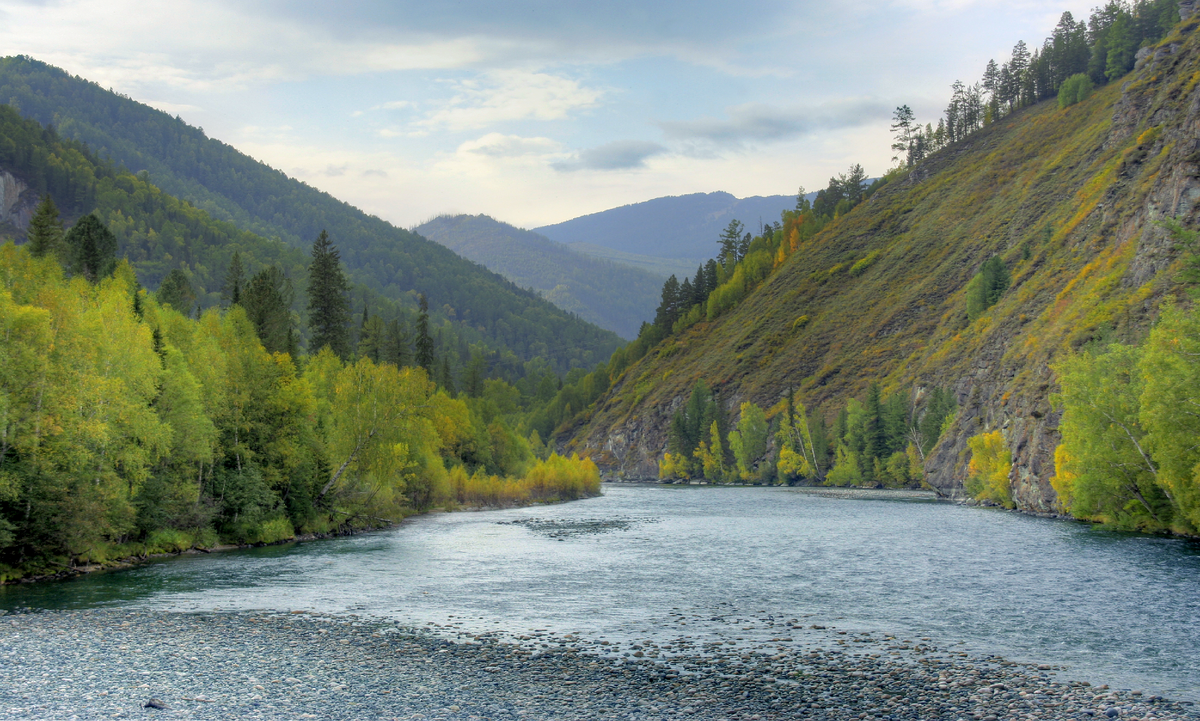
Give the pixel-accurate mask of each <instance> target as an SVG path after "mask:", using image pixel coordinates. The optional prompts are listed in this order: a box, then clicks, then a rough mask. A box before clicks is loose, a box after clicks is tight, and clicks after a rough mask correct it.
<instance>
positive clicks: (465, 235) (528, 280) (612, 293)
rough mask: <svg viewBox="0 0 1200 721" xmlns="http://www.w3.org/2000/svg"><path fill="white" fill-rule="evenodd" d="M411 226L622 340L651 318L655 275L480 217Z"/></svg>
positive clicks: (441, 219) (450, 218) (659, 281)
mask: <svg viewBox="0 0 1200 721" xmlns="http://www.w3.org/2000/svg"><path fill="white" fill-rule="evenodd" d="M415 230H416V232H417V233H420V234H421V235H423V236H425V237H426V238H429V239H431V240H434V241H436V242H438V243H441V244H442V245H445V246H446V247H447V248H450V249H451V250H453V251H454V252H456V253H458V254H459V255H461V256H463V257H464V258H467V259H469V260H473V261H475V262H476V263H480V264H482V265H484V266H486V267H487V268H489V269H490V270H493V271H495V272H497V273H499V274H500V275H503V276H504V277H505V278H508V279H509V280H511V281H512V282H513V283H516V284H517V285H519V286H521V287H522V288H532V289H534V290H535V291H537V292H538V293H540V294H541V295H542V296H543V297H544V298H546V299H547V300H549V301H550V302H552V303H554V304H555V305H557V306H558V307H559V308H562V309H563V310H566V311H568V312H571V313H575V314H576V315H578V316H579V317H581V318H583V319H584V320H587V321H590V322H592V323H595V324H596V325H598V326H600V327H601V328H607V329H609V330H611V331H614V332H616V333H617V334H618V335H620V336H621V337H623V338H630V339H632V338H635V337H637V334H638V329H639V328H640V327H641V324H642V322H643V321H652V320H654V311H655V308H656V307H657V305H658V302H659V297H660V290H661V288H662V282H663V279H662V278H661V277H659V276H658V275H657V274H654V273H650V272H647V271H645V270H642V269H640V268H635V267H632V266H628V265H619V264H617V263H612V262H608V261H605V260H600V259H597V258H594V257H592V256H590V255H586V254H584V253H579V252H576V251H575V250H572V249H571V248H570V247H568V246H565V245H563V244H561V243H556V242H554V241H552V240H550V239H549V238H547V237H545V236H544V235H539V234H538V233H535V232H533V231H530V230H521V229H520V228H516V227H513V226H512V225H509V224H508V223H503V222H501V221H498V220H495V219H493V218H491V217H489V216H486V215H454V216H449V215H443V216H439V217H437V218H434V219H433V220H430V221H428V222H426V223H423V224H422V225H420V226H418V227H417V228H415Z"/></svg>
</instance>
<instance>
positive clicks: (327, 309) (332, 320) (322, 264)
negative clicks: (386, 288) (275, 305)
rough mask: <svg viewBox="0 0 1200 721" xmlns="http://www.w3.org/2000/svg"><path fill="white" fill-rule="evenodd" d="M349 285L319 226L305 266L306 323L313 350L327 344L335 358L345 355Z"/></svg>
mask: <svg viewBox="0 0 1200 721" xmlns="http://www.w3.org/2000/svg"><path fill="white" fill-rule="evenodd" d="M349 289H350V286H349V284H348V283H347V282H346V276H345V274H343V272H342V266H341V260H340V255H339V254H338V250H337V248H336V247H334V245H333V243H332V242H331V241H330V240H329V235H328V234H327V233H326V232H325V231H324V230H322V231H321V234H320V235H318V236H317V240H316V241H315V242H314V243H313V247H312V264H311V265H309V267H308V313H309V321H308V324H309V331H310V332H311V334H312V343H311V346H312V349H313V350H320V349H321V348H324V347H325V346H329V348H330V349H331V350H332V351H333V353H334V355H336V356H337V357H339V358H342V359H345V358H346V357H347V356H348V355H349V353H350V347H349V339H348V333H347V328H348V326H349V323H350V300H349V298H348V297H347V292H348V291H349Z"/></svg>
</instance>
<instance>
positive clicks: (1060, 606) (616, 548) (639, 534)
mask: <svg viewBox="0 0 1200 721" xmlns="http://www.w3.org/2000/svg"><path fill="white" fill-rule="evenodd" d="M17 606H33V607H41V608H81V607H98V606H122V607H139V608H154V609H173V610H212V609H224V610H234V609H277V610H311V611H318V612H326V613H341V614H345V613H350V614H357V615H359V616H367V617H386V618H389V619H395V620H399V621H402V622H404V623H408V624H413V625H435V627H436V628H438V629H440V630H442V631H443V632H446V631H451V630H463V631H468V632H471V633H479V632H482V631H498V632H505V633H508V634H512V635H520V634H526V633H532V632H534V631H544V632H548V633H557V634H567V633H576V634H580V635H581V636H583V637H584V638H588V639H593V640H600V639H604V640H610V641H613V642H618V643H619V642H631V641H637V640H642V639H646V640H653V641H655V642H660V643H661V642H669V640H670V639H673V638H681V637H684V636H688V637H690V638H691V639H694V640H702V641H714V640H726V639H728V642H731V643H733V642H737V643H751V642H754V641H756V640H757V641H767V640H769V639H768V638H767V636H768V635H772V636H774V635H778V633H779V632H778V631H777V630H776V631H773V630H771V628H772V626H770V625H769V624H768V623H767V622H766V621H767V619H773V618H780V619H783V618H787V619H797V620H798V621H799V622H800V623H801V624H805V627H806V628H809V627H811V625H823V626H828V627H832V628H837V629H842V630H846V631H848V632H850V633H856V632H872V633H876V632H882V633H887V634H895V635H896V636H897V637H898V638H906V637H907V638H912V639H917V638H923V639H928V641H927V643H929V644H931V645H935V646H938V647H940V648H943V649H947V650H952V651H955V652H965V653H968V654H971V655H989V654H996V655H1001V656H1005V657H1006V658H1009V659H1013V660H1021V661H1030V662H1036V663H1046V664H1054V665H1056V666H1057V665H1062V666H1065V667H1066V671H1065V673H1063V676H1065V677H1069V678H1072V679H1079V680H1087V681H1091V682H1092V683H1094V684H1100V683H1107V684H1109V685H1111V686H1113V687H1119V688H1133V689H1142V690H1145V691H1147V692H1156V693H1161V694H1163V695H1167V696H1170V697H1174V698H1177V699H1185V700H1194V701H1200V544H1197V543H1194V542H1189V541H1181V540H1176V539H1167V538H1157V537H1147V536H1139V535H1134V534H1121V533H1112V532H1106V531H1100V530H1094V529H1092V528H1090V527H1089V526H1087V525H1084V524H1078V523H1071V522H1065V521H1057V520H1047V519H1039V518H1032V517H1028V516H1023V515H1019V514H1015V513H1008V512H1004V511H999V510H989V509H980V508H967V507H962V506H956V505H951V504H946V503H939V502H934V501H931V500H930V499H926V498H923V497H920V496H918V495H913V494H907V495H905V494H899V495H889V494H880V493H874V494H871V493H863V494H857V493H852V492H851V493H845V494H835V495H830V494H826V493H814V492H806V491H803V490H797V489H782V488H719V487H711V486H705V487H687V486H685V487H679V486H628V485H606V486H605V489H604V495H603V496H602V497H599V498H594V499H589V500H585V501H577V502H573V503H567V504H562V505H555V506H542V507H534V508H523V509H512V510H505V511H484V512H470V513H439V514H432V515H427V516H421V517H416V518H413V519H409V520H408V521H407V522H405V523H404V524H403V525H401V526H400V527H398V528H396V529H392V530H389V531H384V532H378V533H371V534H365V535H361V536H355V537H350V538H342V539H333V540H327V541H316V542H310V543H300V544H291V545H285V546H274V547H268V548H258V549H247V550H242V551H233V552H228V553H221V554H211V555H191V556H182V557H178V558H171V559H166V560H162V561H158V562H153V563H148V564H146V565H142V566H139V567H136V568H132V569H128V570H122V571H115V572H107V573H100V574H92V575H90V576H87V577H84V578H80V579H76V580H72V581H67V582H61V583H49V584H33V585H29V586H16V587H11V586H10V587H0V608H9V609H11V608H14V607H17ZM826 633H832V632H826ZM829 640H830V639H829V637H828V636H827V635H821V636H813V637H812V639H811V640H810V642H811V644H813V645H816V644H821V643H825V644H827V643H829ZM795 641H796V643H797V644H801V643H804V642H805V639H803V638H800V637H799V636H797V638H796V640H795Z"/></svg>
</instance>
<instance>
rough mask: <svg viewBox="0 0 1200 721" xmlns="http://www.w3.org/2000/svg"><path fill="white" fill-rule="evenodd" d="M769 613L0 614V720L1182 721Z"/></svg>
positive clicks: (928, 649)
mask: <svg viewBox="0 0 1200 721" xmlns="http://www.w3.org/2000/svg"><path fill="white" fill-rule="evenodd" d="M771 622H772V624H773V629H774V632H777V633H779V634H780V635H779V636H777V637H775V638H772V639H770V640H769V641H760V642H755V643H753V644H745V645H743V644H740V643H736V642H734V641H727V642H723V643H718V642H711V641H710V642H701V641H698V640H696V641H693V640H689V638H688V637H687V636H681V637H679V638H678V639H676V640H674V641H672V642H669V643H667V642H660V643H659V644H658V645H656V644H653V643H648V642H643V643H632V642H625V643H623V644H620V643H612V642H609V641H605V640H602V639H584V638H581V637H579V636H575V635H566V636H561V637H557V636H552V635H550V634H547V633H544V632H530V633H529V634H526V635H521V636H515V637H513V636H501V635H500V634H478V635H473V634H470V633H466V632H463V631H455V630H454V628H453V627H446V628H434V629H428V630H414V629H408V628H404V627H401V626H398V625H396V624H394V623H389V622H384V621H379V620H377V619H359V618H355V617H353V616H318V615H313V614H305V613H290V614H288V613H196V614H184V613H170V612H152V611H127V610H94V611H72V612H44V613H26V614H10V615H6V616H3V617H0V718H14V719H70V718H89V719H90V718H159V717H161V718H196V719H233V718H236V719H284V718H286V719H295V718H315V719H456V720H457V719H464V720H466V719H607V718H623V719H669V718H680V719H683V718H687V719H750V720H754V719H785V718H786V719H794V718H804V719H810V718H811V719H830V720H834V719H837V720H841V719H872V718H876V719H890V720H900V719H963V720H964V721H969V720H975V719H979V720H981V721H994V720H998V719H1087V718H1102V719H1103V718H1120V719H1125V720H1127V721H1128V720H1132V719H1140V720H1142V721H1148V720H1150V719H1159V720H1166V719H1180V720H1181V721H1182V720H1184V719H1196V718H1200V715H1198V714H1197V713H1196V711H1195V710H1194V709H1195V707H1194V706H1191V705H1189V704H1187V703H1186V702H1185V703H1175V702H1171V701H1168V700H1165V699H1162V698H1159V697H1157V696H1151V695H1147V694H1143V693H1139V692H1137V691H1127V690H1113V689H1108V688H1106V687H1092V686H1089V685H1087V684H1086V683H1075V682H1070V681H1064V680H1062V679H1060V678H1058V676H1057V674H1056V673H1055V669H1052V668H1051V667H1049V666H1031V665H1026V664H1016V663H1011V662H1008V661H1005V660H1003V659H999V658H995V657H991V658H974V657H970V656H968V655H967V654H964V653H956V652H945V651H941V650H939V649H936V648H934V647H933V646H932V645H930V644H929V643H928V642H927V641H925V640H914V639H902V638H896V637H891V636H881V635H879V634H874V635H872V634H855V633H848V632H846V631H839V630H836V629H832V628H828V629H827V628H822V627H820V626H817V625H815V624H810V625H808V626H804V625H802V624H800V623H799V622H798V621H796V620H795V619H791V620H785V619H772V621H771ZM801 637H803V643H801V640H802V638H801ZM817 644H819V645H817Z"/></svg>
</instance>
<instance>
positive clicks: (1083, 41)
mask: <svg viewBox="0 0 1200 721" xmlns="http://www.w3.org/2000/svg"><path fill="white" fill-rule="evenodd" d="M1178 13H1179V3H1178V2H1177V1H1176V0H1137V1H1136V2H1127V1H1126V0H1108V2H1107V3H1105V4H1104V5H1103V6H1100V7H1097V8H1094V9H1093V10H1092V13H1091V15H1090V16H1089V17H1088V20H1087V21H1086V22H1084V21H1083V20H1076V19H1075V17H1074V16H1073V15H1072V14H1071V13H1070V12H1064V13H1063V14H1062V16H1061V17H1060V18H1059V22H1058V24H1057V25H1056V26H1055V28H1054V32H1053V33H1052V34H1051V35H1050V37H1048V38H1046V39H1045V40H1044V41H1043V42H1042V45H1041V47H1037V48H1033V49H1032V50H1031V49H1030V48H1029V46H1028V45H1026V43H1025V41H1024V40H1021V41H1019V42H1017V44H1016V45H1015V46H1014V47H1013V50H1012V54H1011V56H1010V57H1009V59H1008V60H1005V61H1002V62H1001V63H999V64H997V63H996V61H995V60H994V59H993V60H989V61H988V64H987V67H986V68H985V69H984V71H983V77H982V78H981V79H980V80H979V81H978V82H976V83H973V84H971V85H967V84H965V83H963V82H962V81H959V80H956V81H955V82H954V84H953V85H952V87H951V90H952V94H951V97H950V102H949V104H948V105H947V106H946V110H945V112H944V114H943V116H942V117H941V118H939V119H938V122H937V125H936V127H935V126H934V125H933V124H932V123H927V124H926V125H924V126H922V125H921V124H920V123H919V122H917V120H916V117H915V115H914V113H913V111H912V109H911V108H909V107H908V106H907V105H902V106H900V107H898V108H896V111H895V114H894V116H893V124H892V132H893V134H894V135H895V142H894V143H893V145H892V149H893V150H894V151H895V152H896V155H895V156H894V157H893V160H894V161H897V162H899V163H900V164H901V165H903V166H907V167H911V166H912V165H914V164H915V163H918V162H920V161H921V160H922V159H923V158H925V157H926V156H927V155H930V154H932V153H935V152H937V151H938V150H940V149H941V148H943V147H945V146H946V145H948V144H950V143H954V142H957V141H959V140H962V139H963V138H965V137H967V136H968V135H970V134H971V133H974V132H975V131H977V130H979V129H980V128H982V127H983V126H985V125H988V124H990V123H993V122H995V121H997V120H999V119H1000V118H1002V117H1004V116H1006V115H1009V114H1011V113H1013V112H1015V111H1017V110H1019V109H1021V108H1023V107H1025V106H1028V105H1033V104H1035V103H1039V102H1041V101H1043V100H1048V99H1050V98H1054V97H1058V99H1059V104H1060V105H1061V106H1063V107H1066V106H1068V105H1072V104H1074V103H1076V102H1079V101H1080V100H1082V99H1084V98H1085V97H1086V96H1087V94H1088V93H1090V92H1091V89H1092V88H1093V87H1094V86H1099V85H1104V84H1106V83H1109V82H1112V81H1114V80H1116V79H1118V78H1120V77H1122V76H1124V75H1125V74H1126V73H1128V72H1129V71H1130V70H1133V67H1134V64H1135V63H1136V60H1137V52H1138V50H1139V49H1141V48H1143V47H1145V46H1147V45H1150V44H1152V43H1155V42H1157V41H1158V40H1160V39H1162V38H1163V37H1165V36H1166V34H1167V33H1168V32H1169V31H1170V30H1171V28H1172V27H1174V25H1175V24H1176V22H1177V21H1178V19H1179V14H1178Z"/></svg>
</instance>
